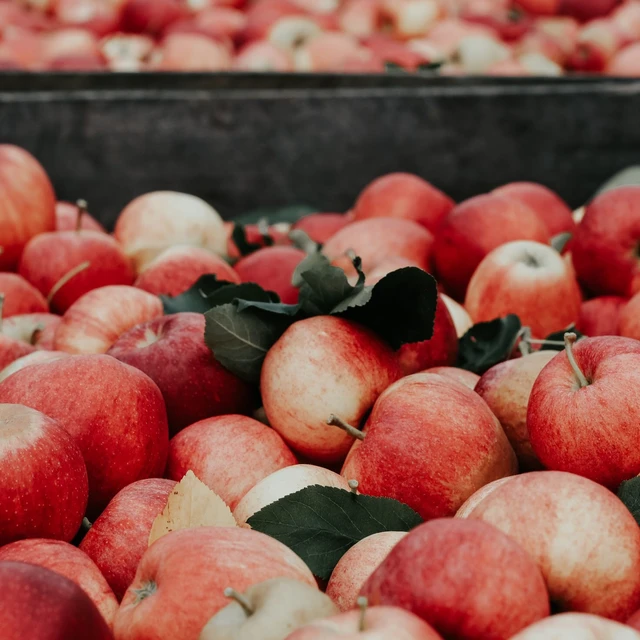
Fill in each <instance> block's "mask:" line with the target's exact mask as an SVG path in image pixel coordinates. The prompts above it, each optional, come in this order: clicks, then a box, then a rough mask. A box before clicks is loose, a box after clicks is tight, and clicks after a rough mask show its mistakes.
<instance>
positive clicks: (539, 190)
mask: <svg viewBox="0 0 640 640" xmlns="http://www.w3.org/2000/svg"><path fill="white" fill-rule="evenodd" d="M493 193H497V194H498V195H500V196H505V197H507V198H513V199H515V200H518V201H519V202H521V203H522V204H524V205H526V206H528V207H529V208H530V209H533V210H534V211H535V213H536V214H537V216H538V217H539V218H541V219H542V221H543V222H544V223H545V224H546V225H547V229H548V231H549V236H550V237H552V238H553V237H554V236H557V235H558V234H560V233H573V232H574V231H575V228H576V223H575V222H574V221H573V212H572V211H571V209H570V208H569V205H567V203H566V202H565V201H564V200H563V199H562V198H560V196H558V194H556V193H555V192H554V191H552V190H551V189H548V188H547V187H545V186H544V185H542V184H536V183H535V182H511V183H509V184H506V185H505V186H504V187H500V188H499V189H495V190H494V191H493Z"/></svg>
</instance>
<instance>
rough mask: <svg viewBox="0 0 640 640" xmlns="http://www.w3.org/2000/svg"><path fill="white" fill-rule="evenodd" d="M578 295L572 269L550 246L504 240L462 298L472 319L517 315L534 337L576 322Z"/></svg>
mask: <svg viewBox="0 0 640 640" xmlns="http://www.w3.org/2000/svg"><path fill="white" fill-rule="evenodd" d="M581 304H582V294H581V292H580V287H579V286H578V283H577V282H576V279H575V276H574V273H573V271H572V269H571V268H570V267H569V266H568V265H567V263H566V262H565V261H564V260H563V259H562V256H561V255H560V254H559V253H558V252H557V251H555V250H554V249H552V248H551V247H550V246H548V245H544V244H540V243H538V242H529V241H526V240H522V241H518V242H508V243H507V244H503V245H502V246H500V247H498V248H497V249H494V250H493V251H491V253H489V254H488V255H487V256H486V257H485V258H484V259H483V260H482V262H481V263H480V264H479V265H478V267H477V269H476V270H475V271H474V273H473V276H472V277H471V280H470V282H469V286H468V288H467V295H466V298H465V301H464V306H465V307H466V309H467V311H468V312H469V315H470V316H471V318H472V319H473V321H474V323H478V322H488V321H490V320H493V319H495V318H500V317H503V316H506V315H508V314H510V313H514V314H516V315H517V316H518V317H519V318H520V320H521V322H522V324H523V325H524V326H528V327H529V328H530V329H531V333H532V335H533V336H534V337H535V338H540V339H542V338H546V337H547V336H548V335H549V334H551V333H554V332H556V331H562V330H563V329H566V328H567V327H569V326H571V325H572V324H575V322H576V321H577V319H578V314H579V313H580V305H581Z"/></svg>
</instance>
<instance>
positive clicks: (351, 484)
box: [348, 480, 360, 495]
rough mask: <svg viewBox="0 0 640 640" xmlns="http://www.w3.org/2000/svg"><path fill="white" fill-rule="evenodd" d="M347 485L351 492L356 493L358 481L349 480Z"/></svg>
mask: <svg viewBox="0 0 640 640" xmlns="http://www.w3.org/2000/svg"><path fill="white" fill-rule="evenodd" d="M348 485H349V489H351V493H353V494H354V495H358V487H359V486H360V483H359V482H358V481H357V480H349V482H348Z"/></svg>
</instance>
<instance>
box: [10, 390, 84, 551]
mask: <svg viewBox="0 0 640 640" xmlns="http://www.w3.org/2000/svg"><path fill="white" fill-rule="evenodd" d="M5 402H6V401H5ZM0 423H1V425H2V427H1V428H0V451H1V452H2V454H1V462H2V464H0V486H2V494H0V511H2V512H3V513H4V514H6V515H5V517H3V518H2V520H0V545H5V544H7V543H9V542H13V541H14V540H20V539H22V538H34V537H47V538H56V539H59V540H64V541H70V540H72V539H73V537H74V536H75V534H76V532H77V531H78V529H79V528H80V523H81V521H82V516H83V515H84V510H85V507H86V506H87V496H88V485H87V469H86V467H85V464H84V461H83V459H82V453H81V451H80V449H79V448H78V445H77V444H76V443H75V442H74V441H73V439H72V438H71V437H70V436H69V435H68V434H67V433H65V431H64V430H63V429H62V427H61V425H60V424H59V423H58V422H57V421H56V420H54V419H52V418H50V417H48V416H46V415H44V414H42V413H40V412H39V411H34V410H33V409H29V408H28V407H24V406H21V405H19V404H9V403H6V404H0Z"/></svg>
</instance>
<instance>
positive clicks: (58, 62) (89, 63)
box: [46, 55, 107, 72]
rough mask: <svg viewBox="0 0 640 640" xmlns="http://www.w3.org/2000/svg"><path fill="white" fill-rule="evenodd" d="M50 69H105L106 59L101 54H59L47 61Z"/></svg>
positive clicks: (47, 66)
mask: <svg viewBox="0 0 640 640" xmlns="http://www.w3.org/2000/svg"><path fill="white" fill-rule="evenodd" d="M46 68H47V69H48V70H50V71H84V72H87V71H107V63H106V60H105V59H104V58H103V57H102V56H98V55H95V56H80V55H66V56H59V57H58V58H53V59H51V60H49V61H47V64H46Z"/></svg>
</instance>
